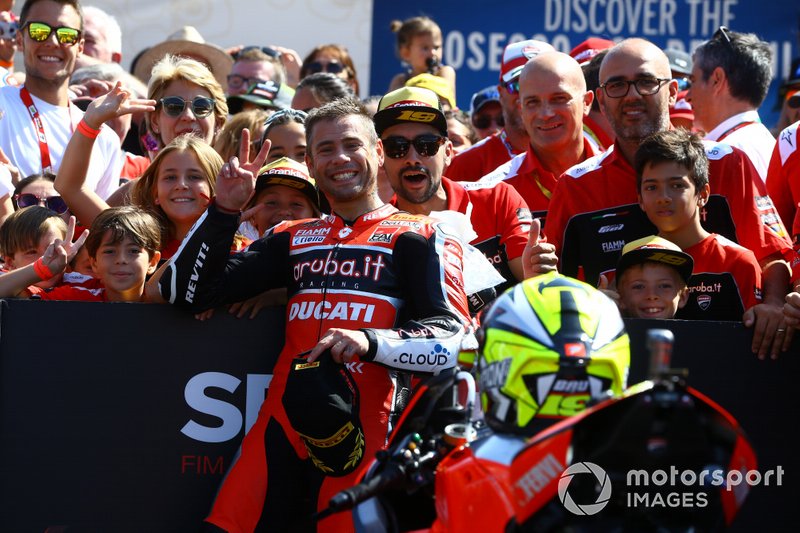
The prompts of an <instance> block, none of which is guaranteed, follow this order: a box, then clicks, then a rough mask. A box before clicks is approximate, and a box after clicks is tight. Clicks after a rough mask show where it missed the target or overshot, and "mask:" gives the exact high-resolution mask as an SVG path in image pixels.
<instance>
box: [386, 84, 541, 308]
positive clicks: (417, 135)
mask: <svg viewBox="0 0 800 533" xmlns="http://www.w3.org/2000/svg"><path fill="white" fill-rule="evenodd" d="M374 120H375V130H376V131H377V132H378V135H380V137H381V141H382V142H383V149H384V154H385V157H384V160H383V168H384V170H385V171H386V176H387V177H388V179H389V182H390V183H391V184H392V188H393V189H394V191H395V201H394V204H395V205H396V206H397V207H398V208H400V209H402V210H403V211H408V212H409V213H414V214H419V215H429V214H430V213H431V212H434V211H446V210H450V211H456V212H459V213H463V214H464V215H466V216H467V217H469V220H470V222H471V223H472V229H474V230H475V233H476V235H475V237H474V238H473V239H472V241H471V242H470V244H472V245H473V246H475V247H476V248H477V249H478V250H480V251H481V252H482V253H483V254H484V255H485V256H486V258H487V259H488V260H489V262H491V263H492V265H493V266H494V267H495V269H497V271H498V272H499V273H500V275H502V276H503V277H504V278H505V279H506V282H505V283H502V284H500V285H498V286H496V287H495V290H496V294H500V293H501V292H502V291H503V290H505V289H506V288H508V287H510V286H511V285H513V284H515V283H516V282H517V281H521V280H522V279H523V276H524V272H523V268H522V253H523V251H524V250H525V246H526V244H527V243H528V232H529V229H530V223H531V216H530V211H529V210H528V206H527V205H526V204H525V202H524V200H523V199H522V197H521V196H520V195H519V193H517V192H516V191H515V190H514V188H513V187H510V186H509V185H507V184H505V183H498V182H495V183H491V184H478V183H456V182H454V181H452V180H450V179H448V178H446V177H445V176H444V175H443V174H444V171H445V169H446V168H447V164H448V163H449V162H450V159H451V158H452V157H453V144H452V142H451V141H450V140H449V139H448V138H447V120H446V118H445V115H444V113H443V112H442V107H441V104H440V102H439V99H438V97H437V96H436V94H435V93H433V92H432V91H430V90H428V89H423V88H420V87H404V88H401V89H397V90H396V91H392V92H390V93H389V94H387V95H385V96H384V97H383V98H381V101H380V103H379V104H378V111H377V112H376V113H375V117H374ZM553 259H554V257H553ZM493 298H494V294H491V293H490V294H486V293H478V294H474V295H470V311H472V312H473V313H476V312H477V311H479V310H480V309H481V308H482V307H483V306H484V305H485V304H487V303H489V301H491V300H492V299H493Z"/></svg>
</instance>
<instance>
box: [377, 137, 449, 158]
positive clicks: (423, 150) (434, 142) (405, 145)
mask: <svg viewBox="0 0 800 533" xmlns="http://www.w3.org/2000/svg"><path fill="white" fill-rule="evenodd" d="M445 140H446V138H445V137H442V136H440V135H417V136H416V137H414V139H413V140H412V139H406V138H405V137H397V136H392V137H387V138H386V139H383V148H384V150H385V152H386V155H388V156H389V157H391V158H392V159H400V158H401V157H405V155H406V154H407V153H408V150H409V148H411V145H412V144H413V145H414V149H415V150H416V151H417V153H418V154H419V155H421V156H422V157H432V156H435V155H436V154H437V153H438V152H439V147H440V146H441V145H443V144H444V142H445Z"/></svg>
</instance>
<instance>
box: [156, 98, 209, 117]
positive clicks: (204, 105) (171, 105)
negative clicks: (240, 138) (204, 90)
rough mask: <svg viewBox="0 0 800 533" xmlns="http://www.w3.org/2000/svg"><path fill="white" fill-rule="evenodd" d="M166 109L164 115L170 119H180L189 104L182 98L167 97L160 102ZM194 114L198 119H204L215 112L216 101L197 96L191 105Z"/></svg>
mask: <svg viewBox="0 0 800 533" xmlns="http://www.w3.org/2000/svg"><path fill="white" fill-rule="evenodd" d="M158 102H159V104H161V106H162V107H163V108H164V113H166V114H167V115H169V116H170V117H179V116H181V115H182V114H183V110H184V109H186V104H187V103H189V102H187V101H186V100H184V99H183V98H181V97H180V96H167V97H165V98H162V99H161V100H159V101H158ZM190 105H191V107H192V113H194V116H196V117H197V118H204V117H207V116H208V115H210V114H211V113H212V112H213V111H214V99H213V98H206V97H205V96H196V97H195V98H194V100H192V101H191V103H190Z"/></svg>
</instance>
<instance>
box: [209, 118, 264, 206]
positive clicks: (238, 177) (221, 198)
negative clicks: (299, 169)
mask: <svg viewBox="0 0 800 533" xmlns="http://www.w3.org/2000/svg"><path fill="white" fill-rule="evenodd" d="M271 145H272V143H271V142H270V141H268V140H267V141H264V144H262V145H261V150H259V152H258V154H256V157H255V159H253V160H252V161H250V159H249V158H250V130H248V129H247V128H245V129H243V130H242V138H241V143H240V144H239V157H236V156H234V157H232V158H231V160H230V161H228V162H227V163H225V164H224V165H222V168H221V169H220V171H219V175H217V197H216V204H217V207H219V208H220V209H222V210H223V211H228V212H231V213H238V212H239V211H241V210H242V208H243V207H244V206H245V205H247V202H248V201H249V200H250V197H251V196H252V195H253V191H254V190H255V186H256V178H258V172H259V170H261V167H262V166H264V161H266V160H267V155H268V154H269V149H270V146H271ZM240 161H241V163H240Z"/></svg>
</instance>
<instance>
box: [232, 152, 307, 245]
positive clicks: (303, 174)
mask: <svg viewBox="0 0 800 533" xmlns="http://www.w3.org/2000/svg"><path fill="white" fill-rule="evenodd" d="M256 206H260V208H259V209H258V210H257V211H256V212H255V213H254V214H253V218H252V221H251V223H252V225H253V226H255V228H256V230H257V231H258V235H259V236H261V235H264V232H265V231H267V230H268V229H269V228H271V227H272V226H274V225H275V224H277V223H279V222H283V221H284V220H302V219H304V218H319V216H320V203H319V191H318V190H317V186H316V183H315V182H314V179H313V178H312V177H311V176H309V175H308V168H307V167H306V166H305V165H304V164H302V163H298V162H297V161H295V160H293V159H289V158H288V157H282V158H280V159H278V160H277V161H273V162H272V163H270V164H268V165H267V166H265V167H264V168H262V169H261V172H260V173H259V175H258V179H257V180H256V187H255V191H254V192H253V198H252V200H250V204H249V205H248V206H247V209H251V208H253V207H256Z"/></svg>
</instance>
